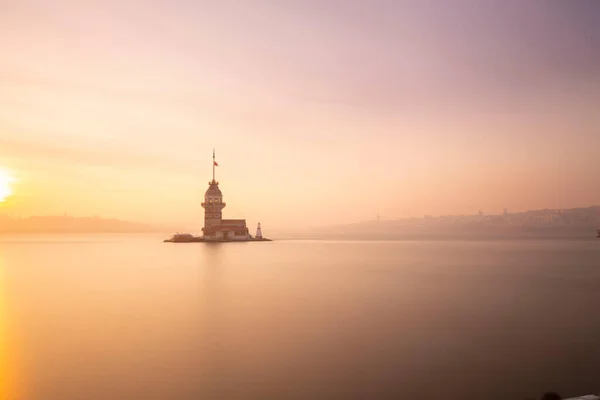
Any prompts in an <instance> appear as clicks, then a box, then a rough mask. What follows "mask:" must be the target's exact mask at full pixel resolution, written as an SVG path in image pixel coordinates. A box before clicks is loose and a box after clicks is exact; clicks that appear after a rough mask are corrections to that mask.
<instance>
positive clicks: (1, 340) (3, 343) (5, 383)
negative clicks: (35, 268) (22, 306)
mask: <svg viewBox="0 0 600 400" xmlns="http://www.w3.org/2000/svg"><path fill="white" fill-rule="evenodd" d="M6 286H7V285H6V276H5V271H4V266H3V264H2V260H1V259H0V399H2V400H4V399H11V400H17V399H19V398H20V397H19V396H18V393H17V385H16V377H17V374H16V371H17V363H16V361H17V360H16V357H15V356H14V347H12V346H14V340H13V338H12V335H11V334H10V330H11V325H10V323H9V322H10V315H9V313H8V307H7V306H6V301H7V299H6V297H7V296H6Z"/></svg>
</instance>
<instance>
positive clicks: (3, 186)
mask: <svg viewBox="0 0 600 400" xmlns="http://www.w3.org/2000/svg"><path fill="white" fill-rule="evenodd" d="M12 182H14V178H13V177H12V175H11V174H10V173H9V172H8V171H5V170H2V169H0V202H4V201H5V200H6V199H7V198H8V197H9V196H10V195H12V194H13V191H12V188H11V186H10V184H11V183H12Z"/></svg>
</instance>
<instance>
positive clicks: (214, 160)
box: [213, 149, 215, 182]
mask: <svg viewBox="0 0 600 400" xmlns="http://www.w3.org/2000/svg"><path fill="white" fill-rule="evenodd" d="M214 181H215V149H213V182H214Z"/></svg>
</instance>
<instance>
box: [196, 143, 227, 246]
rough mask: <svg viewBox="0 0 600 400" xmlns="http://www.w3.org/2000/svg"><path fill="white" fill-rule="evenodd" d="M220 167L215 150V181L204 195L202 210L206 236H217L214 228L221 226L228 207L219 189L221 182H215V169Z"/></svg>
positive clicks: (210, 183)
mask: <svg viewBox="0 0 600 400" xmlns="http://www.w3.org/2000/svg"><path fill="white" fill-rule="evenodd" d="M218 165H219V164H217V162H216V161H215V150H214V149H213V179H212V181H210V182H208V189H207V190H206V193H205V194H204V203H202V208H204V228H202V232H203V233H204V236H213V235H215V234H216V230H215V229H214V228H216V227H218V226H220V225H221V222H222V219H223V208H225V205H226V204H225V203H223V193H221V190H220V189H219V182H217V181H216V180H215V167H216V166H218Z"/></svg>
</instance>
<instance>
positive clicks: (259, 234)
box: [256, 222, 262, 239]
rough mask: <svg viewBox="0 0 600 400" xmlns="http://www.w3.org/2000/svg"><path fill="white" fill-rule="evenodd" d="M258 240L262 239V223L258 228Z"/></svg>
mask: <svg viewBox="0 0 600 400" xmlns="http://www.w3.org/2000/svg"><path fill="white" fill-rule="evenodd" d="M256 238H257V239H262V230H261V229H260V222H259V223H258V226H257V227H256Z"/></svg>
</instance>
